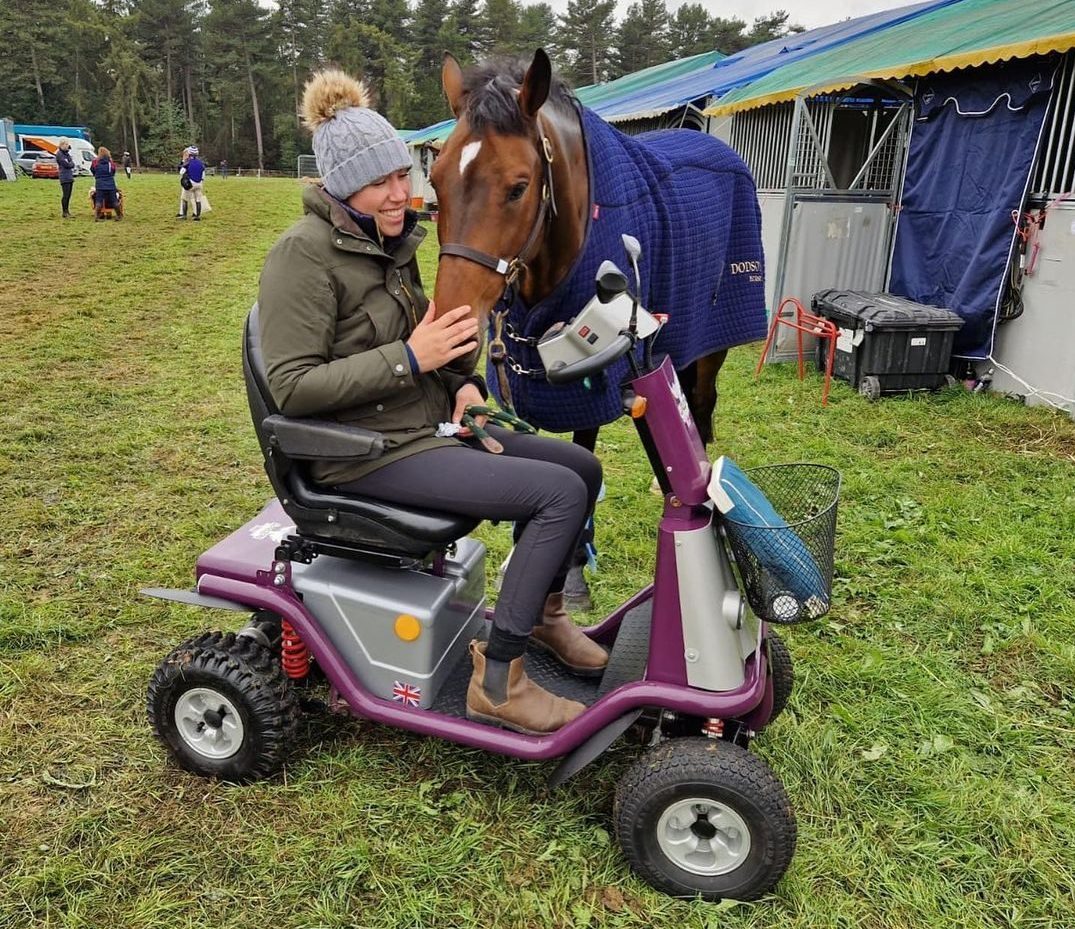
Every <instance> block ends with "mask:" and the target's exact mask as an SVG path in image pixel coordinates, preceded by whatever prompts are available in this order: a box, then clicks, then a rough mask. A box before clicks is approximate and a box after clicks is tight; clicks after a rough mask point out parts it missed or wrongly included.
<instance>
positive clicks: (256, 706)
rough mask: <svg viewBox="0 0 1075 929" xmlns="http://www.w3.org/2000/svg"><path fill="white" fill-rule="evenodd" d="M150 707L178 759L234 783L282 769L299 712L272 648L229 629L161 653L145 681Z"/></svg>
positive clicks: (198, 771) (188, 766) (195, 769)
mask: <svg viewBox="0 0 1075 929" xmlns="http://www.w3.org/2000/svg"><path fill="white" fill-rule="evenodd" d="M148 711H149V722H150V725H152V727H153V731H154V732H155V733H156V734H157V737H158V738H159V739H160V740H161V741H162V742H163V743H164V744H165V745H166V746H167V748H168V751H169V752H170V754H171V755H172V757H173V758H174V759H175V761H176V762H177V763H178V764H179V765H180V767H182V768H185V769H186V770H188V771H192V772H194V773H195V774H200V775H202V776H203V777H218V778H221V779H223V780H226V781H235V782H238V783H248V782H250V781H255V780H259V779H261V778H266V777H271V776H272V775H273V774H276V773H277V772H278V771H279V770H280V768H281V767H282V766H283V763H284V757H285V755H286V752H287V750H288V748H289V745H290V742H291V740H292V737H293V736H294V733H295V729H296V727H297V725H298V720H299V710H298V703H297V701H296V699H295V694H294V692H293V691H292V688H291V685H290V683H289V681H288V679H287V678H286V677H285V676H284V673H283V671H282V669H281V668H280V662H279V660H278V659H277V658H276V656H275V655H274V654H273V653H272V651H271V650H270V649H268V648H266V647H265V646H264V645H262V644H261V643H259V642H257V641H255V640H254V639H251V638H247V637H245V636H236V635H235V634H234V633H230V632H229V633H221V632H207V633H205V634H204V635H200V636H196V637H195V638H193V639H189V640H188V641H186V642H184V643H183V644H182V645H180V646H179V647H178V648H177V649H175V651H173V652H172V653H171V654H170V655H169V656H168V657H167V658H165V659H164V660H163V661H162V662H161V663H160V665H158V667H157V670H156V672H155V673H154V674H153V678H152V679H151V680H150V682H149V692H148Z"/></svg>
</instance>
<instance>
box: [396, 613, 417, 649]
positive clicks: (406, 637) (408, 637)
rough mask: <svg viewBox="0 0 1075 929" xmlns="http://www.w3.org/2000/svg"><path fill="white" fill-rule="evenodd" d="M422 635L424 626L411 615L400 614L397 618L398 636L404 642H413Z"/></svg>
mask: <svg viewBox="0 0 1075 929" xmlns="http://www.w3.org/2000/svg"><path fill="white" fill-rule="evenodd" d="M421 634H422V624H421V623H420V622H418V620H417V619H416V618H415V617H414V616H411V615H410V613H400V614H399V616H397V617H396V635H398V636H399V637H400V638H401V639H403V641H404V642H413V641H414V640H415V639H417V638H418V636H420V635H421Z"/></svg>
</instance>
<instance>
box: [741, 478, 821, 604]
mask: <svg viewBox="0 0 1075 929" xmlns="http://www.w3.org/2000/svg"><path fill="white" fill-rule="evenodd" d="M745 474H746V475H747V476H748V477H749V478H750V480H751V482H752V483H753V484H754V486H755V487H757V488H758V490H760V491H761V492H762V493H763V494H765V497H766V499H768V501H769V503H771V504H772V506H773V509H774V510H776V513H777V515H778V516H779V517H780V519H781V520H782V521H783V525H775V526H759V525H757V524H756V523H755V522H745V521H740V520H737V519H735V518H734V515H733V514H734V510H733V511H732V514H727V515H725V514H722V515H721V518H720V519H721V525H722V526H723V527H724V534H725V536H726V537H727V539H728V544H729V546H730V547H731V550H732V555H733V556H734V557H735V563H736V567H737V568H738V570H739V576H740V578H741V579H742V581H743V590H744V592H745V594H746V598H747V602H749V603H750V608H751V609H752V610H753V611H754V613H755V615H757V616H758V617H760V618H761V619H764V620H766V621H768V622H772V623H781V624H790V623H801V622H806V621H807V620H812V619H818V618H819V617H821V616H824V615H825V614H826V613H827V612H828V611H829V606H830V605H831V603H832V568H833V559H834V556H835V549H836V509H837V505H838V503H839V501H840V472H839V471H837V470H836V469H835V468H830V467H828V466H826V465H817V464H781V465H766V466H764V467H760V468H750V469H748V470H747V471H746V472H745ZM804 588H805V589H807V590H809V591H810V596H808V597H807V596H805V595H803V594H801V593H799V591H802V590H803V589H804Z"/></svg>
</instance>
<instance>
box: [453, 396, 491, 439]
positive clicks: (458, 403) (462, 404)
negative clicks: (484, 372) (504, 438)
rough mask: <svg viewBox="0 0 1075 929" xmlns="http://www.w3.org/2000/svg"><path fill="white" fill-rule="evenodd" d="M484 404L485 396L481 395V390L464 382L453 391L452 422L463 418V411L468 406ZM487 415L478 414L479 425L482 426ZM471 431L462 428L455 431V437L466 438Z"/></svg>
mask: <svg viewBox="0 0 1075 929" xmlns="http://www.w3.org/2000/svg"><path fill="white" fill-rule="evenodd" d="M484 404H485V398H484V397H483V396H482V394H481V391H480V390H478V388H477V387H475V386H474V385H473V384H464V385H463V386H462V387H460V388H459V390H457V391H456V393H455V410H454V412H453V413H452V422H453V423H457V422H459V420H461V419H462V418H463V413H464V412H465V411H466V408H467V407H468V406H483V405H484ZM488 418H489V417H487V416H479V417H477V419H476V422H477V424H478V425H479V426H484V425H485V422H486V420H487V419H488ZM471 435H473V433H472V432H471V431H470V430H469V429H462V430H461V431H460V432H459V433H457V438H460V439H467V438H470V436H471Z"/></svg>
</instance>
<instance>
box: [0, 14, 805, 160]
mask: <svg viewBox="0 0 1075 929" xmlns="http://www.w3.org/2000/svg"><path fill="white" fill-rule="evenodd" d="M615 9H616V3H615V0H569V3H568V5H567V10H566V12H565V13H563V14H561V15H557V14H556V13H554V12H553V9H552V7H551V6H550V5H549V4H548V3H542V2H539V3H530V4H528V3H525V2H520V0H413V2H408V0H278V2H277V3H275V4H274V6H273V7H271V8H267V7H266V6H263V5H262V4H261V3H259V2H258V0H6V2H3V3H0V37H2V44H0V48H3V49H4V55H3V56H0V116H6V117H10V118H13V119H14V120H15V122H17V123H46V124H53V125H85V126H89V127H90V129H91V130H92V134H93V141H94V142H95V143H96V144H105V145H108V146H109V147H110V148H112V149H114V150H117V151H122V150H129V151H130V152H131V153H132V155H133V156H134V157H135V160H136V161H137V162H138V163H139V164H140V165H142V164H148V165H154V166H170V165H172V164H173V163H174V162H175V161H176V160H177V158H178V154H179V151H180V150H181V149H182V148H183V147H184V146H185V145H187V144H190V142H191V141H196V142H197V143H198V144H199V145H200V146H201V147H202V149H203V151H204V152H205V153H206V154H207V155H208V156H209V157H210V158H211V159H212V160H217V159H221V158H226V159H228V161H229V163H230V164H232V165H233V166H237V165H241V166H244V167H254V166H257V167H259V168H281V169H284V170H288V169H290V168H291V167H292V166H293V165H294V164H295V158H296V156H297V155H299V154H302V153H304V152H309V151H310V141H309V136H308V135H307V134H306V132H305V131H304V130H303V129H302V128H301V125H300V123H299V119H298V115H297V114H298V109H299V101H300V98H301V94H302V87H303V85H304V83H305V81H306V79H307V77H308V76H309V74H310V73H311V72H312V71H313V70H315V69H316V68H318V67H320V66H322V65H324V64H327V63H331V64H334V65H338V66H340V67H342V68H343V69H344V70H347V71H349V72H351V73H353V74H356V75H359V76H361V77H364V78H365V79H366V80H367V82H368V83H369V84H370V85H371V86H372V87H373V89H374V91H375V93H376V94H377V98H378V108H379V109H380V110H381V112H383V113H384V114H385V115H386V116H387V117H388V118H389V119H390V120H391V121H392V122H393V123H394V124H395V125H396V126H399V127H404V128H422V127H424V126H428V125H430V124H432V123H434V122H437V121H438V120H441V119H445V118H447V117H448V116H449V115H450V113H449V112H448V108H447V104H446V103H445V102H444V99H443V95H442V93H441V89H440V66H441V59H442V56H443V53H444V52H445V51H449V52H451V53H452V54H453V55H455V56H456V57H457V58H458V59H459V60H460V61H461V62H462V63H463V64H467V63H469V62H471V61H475V60H480V59H484V58H487V57H489V56H496V55H514V54H526V55H529V54H531V53H532V52H533V50H534V49H535V48H537V47H539V46H540V47H544V48H545V49H546V51H548V52H549V54H550V56H551V57H552V59H553V61H554V63H555V64H556V66H557V68H558V70H559V71H560V73H561V74H562V75H563V76H564V77H566V78H567V79H568V80H569V81H571V82H572V83H573V84H574V85H575V86H583V85H587V84H595V83H598V82H602V81H607V80H612V79H614V78H617V77H620V76H622V75H624V74H630V73H632V72H634V71H638V70H640V69H642V68H646V67H649V66H650V65H654V64H660V63H662V62H665V61H671V60H674V59H676V58H682V57H685V56H688V55H694V54H698V53H700V52H704V51H711V50H713V49H719V50H720V51H722V52H724V53H725V54H732V53H734V52H736V51H739V50H740V49H743V48H746V47H747V46H749V45H754V44H757V43H759V42H765V41H768V40H770V39H773V38H778V37H780V36H782V35H785V34H787V33H789V32H794V31H801V27H799V26H795V25H793V24H790V23H789V22H788V14H787V13H785V12H784V11H783V10H778V11H776V12H774V13H772V14H770V15H768V16H763V17H759V18H758V19H756V20H754V22H753V23H751V24H749V25H748V24H747V23H746V22H744V21H743V20H741V19H738V18H736V17H734V16H730V17H727V18H725V17H721V16H713V15H711V14H710V13H709V12H707V10H706V9H705V8H704V7H703V6H702V5H701V4H700V3H685V4H683V5H682V6H680V7H678V8H677V9H676V10H675V11H674V12H669V10H668V7H667V5H666V0H636V2H634V3H632V4H631V6H630V7H629V8H628V10H627V12H626V14H625V15H624V17H623V18H622V20H620V21H618V22H617V21H616V18H615Z"/></svg>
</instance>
